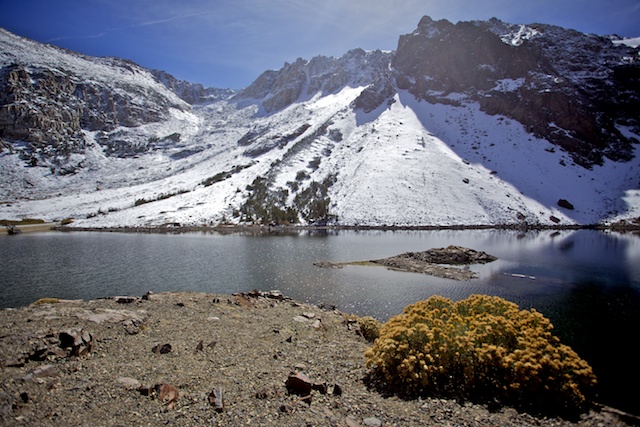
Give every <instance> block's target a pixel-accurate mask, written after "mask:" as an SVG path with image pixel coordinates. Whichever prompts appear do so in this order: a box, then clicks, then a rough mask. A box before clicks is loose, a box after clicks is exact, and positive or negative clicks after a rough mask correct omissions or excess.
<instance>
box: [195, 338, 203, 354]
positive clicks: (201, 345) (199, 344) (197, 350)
mask: <svg viewBox="0 0 640 427" xmlns="http://www.w3.org/2000/svg"><path fill="white" fill-rule="evenodd" d="M203 350H204V341H203V340H200V342H199V343H198V345H196V351H195V352H196V353H197V352H199V351H203Z"/></svg>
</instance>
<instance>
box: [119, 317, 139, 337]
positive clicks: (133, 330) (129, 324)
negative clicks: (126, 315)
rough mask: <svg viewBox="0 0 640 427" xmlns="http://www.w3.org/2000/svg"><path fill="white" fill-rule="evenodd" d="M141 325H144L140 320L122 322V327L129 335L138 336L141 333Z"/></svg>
mask: <svg viewBox="0 0 640 427" xmlns="http://www.w3.org/2000/svg"><path fill="white" fill-rule="evenodd" d="M140 325H142V320H140V319H127V320H125V321H124V322H122V326H124V331H125V332H126V333H127V335H136V334H138V333H139V332H140Z"/></svg>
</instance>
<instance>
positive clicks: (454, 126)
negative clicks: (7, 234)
mask: <svg viewBox="0 0 640 427" xmlns="http://www.w3.org/2000/svg"><path fill="white" fill-rule="evenodd" d="M435 35H438V37H440V38H437V40H436V39H435V38H434V36H435ZM16 37H17V36H13V35H10V36H9V35H7V32H6V31H3V32H2V33H0V44H2V52H4V53H3V54H1V55H0V66H2V73H3V75H4V76H7V75H12V73H14V74H16V73H18V74H20V73H22V74H23V75H22V77H20V76H17V77H16V78H14V80H13V81H14V82H15V81H17V82H20V84H19V85H17V86H16V84H13V86H12V85H11V84H8V83H7V82H9V80H10V79H7V78H5V80H3V81H2V82H3V84H2V86H0V90H2V93H4V94H5V96H4V98H2V96H0V99H2V100H3V101H2V102H0V139H1V140H2V145H1V146H0V147H1V150H0V166H1V167H2V172H1V173H0V180H1V181H0V182H1V183H2V186H1V188H2V191H1V194H0V200H2V201H3V202H2V203H0V217H17V218H20V217H33V216H35V217H45V218H51V219H55V218H58V219H60V218H67V217H72V218H75V220H76V221H75V224H76V225H78V226H97V227H109V226H157V225H161V224H166V223H180V224H182V225H212V224H219V223H232V224H241V223H265V224H275V223H301V224H316V225H318V224H335V225H374V226H381V225H388V226H392V225H395V226H424V225H426V226H428V225H465V224H466V225H536V224H538V225H572V224H594V223H603V222H605V223H606V222H611V221H616V220H620V219H629V220H632V219H634V218H637V217H640V191H639V190H638V176H637V173H635V172H634V169H635V168H636V167H637V166H638V163H639V162H638V158H637V156H635V146H637V144H638V139H640V138H639V136H638V135H639V134H640V124H639V123H638V118H637V117H636V116H635V115H633V111H637V110H635V109H636V108H637V107H638V105H639V104H640V102H639V99H640V96H639V93H638V90H637V89H634V88H635V87H634V86H633V84H634V83H635V82H636V79H637V78H638V75H640V74H639V73H638V70H639V69H640V67H639V65H638V49H637V48H633V47H628V46H626V45H622V44H621V43H613V42H612V40H611V39H610V38H609V39H608V38H605V37H599V36H592V35H584V34H581V33H578V32H574V31H573V30H564V29H561V28H560V27H553V26H547V25H543V24H531V25H515V24H507V23H503V22H502V21H498V20H496V19H493V20H490V21H472V22H463V23H458V24H452V23H450V22H448V21H433V20H432V19H431V18H429V17H424V18H423V19H422V20H421V21H420V23H419V24H418V27H417V28H416V30H415V31H414V32H413V33H411V34H407V35H403V36H400V38H399V41H398V49H397V50H396V51H393V52H382V51H379V50H375V51H364V50H362V49H353V50H351V51H349V52H347V53H346V54H345V55H343V56H342V57H340V58H333V57H324V56H317V57H314V58H312V59H310V60H304V59H298V60H297V61H295V62H294V63H292V64H289V63H285V65H284V66H283V67H282V68H281V69H280V70H269V71H265V72H264V73H263V74H262V75H260V76H259V77H258V78H257V79H256V80H255V81H254V82H253V83H252V84H251V85H249V86H248V87H247V88H245V89H243V90H240V91H231V90H224V89H215V88H204V87H202V86H201V85H198V84H191V83H188V82H181V81H178V80H177V79H175V78H173V77H172V76H170V75H169V74H167V73H164V72H162V71H149V70H144V69H142V68H138V67H137V66H135V64H131V63H129V62H127V61H122V60H114V59H111V60H108V59H101V58H97V59H95V58H90V57H85V56H83V55H76V54H73V53H71V52H68V51H64V50H62V49H59V50H57V49H58V48H55V47H51V46H47V45H39V44H37V43H36V44H33V43H35V42H29V43H27V42H24V41H21V42H15V40H16V39H15V38H16ZM8 40H9V41H8ZM11 40H14V41H13V43H14V44H16V45H18V46H22V47H20V49H23V50H28V53H29V54H28V55H26V57H27V58H31V60H23V61H22V63H21V64H19V65H18V68H16V63H17V62H18V61H16V60H15V58H16V57H20V55H19V54H18V53H19V52H18V53H16V51H20V49H16V48H15V47H12V45H11ZM17 40H18V41H19V40H20V38H17ZM30 43H31V48H30V50H29V49H28V46H27V47H25V46H26V45H29V44H30ZM434 43H435V44H434ZM442 43H444V45H445V46H446V49H443V48H441V47H438V45H439V44H442ZM584 46H587V47H588V48H585V47H584ZM594 46H595V47H594ZM43 49H45V50H46V49H49V50H47V52H51V50H50V49H53V51H54V52H55V55H52V54H49V58H48V59H47V60H48V61H54V63H51V62H49V63H46V61H45V60H43V59H42V56H43V55H42V51H43ZM594 49H595V53H594V51H593V50H594ZM554 52H555V53H554ZM558 52H565V53H567V52H571V53H572V55H573V56H572V57H571V58H568V59H563V60H556V61H551V60H550V59H549V58H550V57H553V55H557V54H558ZM578 53H579V55H578ZM11 55H13V57H12V58H9V59H7V58H8V57H10V56H11ZM22 55H23V56H24V55H25V54H24V52H23V53H22ZM38 55H40V56H38ZM65 55H66V56H65ZM545 55H546V57H545ZM34 58H35V59H34ZM56 58H57V59H56ZM545 58H546V59H545ZM576 58H578V59H579V58H582V60H578V59H576ZM55 61H58V62H55ZM83 61H84V62H83ZM109 61H111V62H112V64H115V65H114V67H115V68H113V69H111V71H108V72H103V71H100V72H99V70H101V67H103V66H104V64H105V62H109ZM551 62H553V63H551ZM64 64H66V65H65V66H63V65H64ZM69 64H71V65H69ZM78 64H84V65H83V66H84V67H85V72H84V73H78V72H77V71H74V70H77V69H78V67H79V65H78ZM87 64H89V65H87ZM96 64H97V65H96ZM20 67H22V68H20ZM65 67H66V68H65ZM69 67H71V68H72V69H71V70H68V69H67V68H69ZM73 67H76V68H73ZM127 67H128V68H127ZM576 67H578V69H575V68H576ZM580 67H581V68H580ZM40 68H41V69H43V70H44V71H45V72H48V73H50V74H54V75H58V74H59V76H60V78H62V80H63V81H64V83H65V84H66V86H65V85H60V84H52V83H51V81H54V83H55V82H57V81H56V80H55V79H53V80H52V79H51V78H38V72H39V69H40ZM80 69H82V68H80ZM56 70H57V72H58V74H56ZM115 70H117V72H116V71H115ZM554 70H555V71H554ZM558 70H559V71H558ZM101 72H103V73H105V74H104V75H106V76H111V78H112V79H113V77H114V76H115V75H127V78H128V79H129V80H128V84H127V85H126V88H125V89H124V90H123V89H122V80H118V81H117V82H115V81H114V82H112V83H110V84H112V86H109V84H106V83H105V84H102V83H100V79H102V81H105V80H108V79H105V78H104V77H99V78H95V80H98V85H97V87H98V88H99V90H96V87H95V86H90V85H88V84H87V86H88V87H92V90H93V92H92V93H100V94H102V99H104V98H105V97H106V98H107V99H111V100H112V102H110V103H107V106H112V107H113V108H111V110H109V109H108V108H107V109H106V111H107V112H110V113H111V114H110V115H109V114H106V115H105V114H104V109H105V104H104V103H103V102H102V103H101V102H93V103H92V102H89V101H90V100H89V101H88V100H87V96H78V94H79V93H80V94H81V93H82V91H79V89H78V87H84V86H83V85H84V84H85V83H87V81H88V80H90V79H89V78H87V76H91V77H95V76H96V75H97V74H100V73H101ZM552 72H553V73H555V74H550V73H552ZM104 75H103V76H104ZM34 76H35V77H36V78H34ZM132 76H133V77H136V78H133V77H132ZM113 80H115V79H113ZM39 82H45V83H46V84H40V86H38V83H39ZM16 87H18V88H19V89H20V90H16V89H15V88H16ZM39 87H45V88H48V89H47V90H49V91H50V92H51V93H49V96H45V95H47V92H46V91H44V89H42V90H40V92H38V90H39V89H38V88H39ZM60 87H62V88H61V89H60ZM7 88H8V89H9V90H8V89H7ZM34 88H35V89H34ZM65 88H67V89H65ZM7 93H9V95H11V96H7V95H6V94H7ZM114 94H115V95H117V96H114ZM56 96H57V97H58V98H60V97H62V98H63V99H58V100H57V101H56V99H57V98H56ZM65 96H66V97H67V98H64V97H65ZM21 97H22V98H21ZM94 98H95V99H98V98H100V97H94ZM7 99H9V101H10V102H7ZM52 99H53V100H54V101H55V102H52V101H51V100H52ZM69 99H71V100H72V101H73V102H69ZM114 99H115V100H116V101H113V100H114ZM117 100H120V101H119V103H118V101H117ZM38 102H40V103H38ZM56 102H57V104H56ZM16 105H22V106H24V105H29V108H30V110H29V111H31V110H35V113H33V114H32V116H28V115H27V118H28V120H26V121H25V122H24V123H22V122H20V120H16V117H18V119H20V118H21V117H22V116H19V115H18V116H16V115H15V114H14V113H15V110H16V107H15V106H16ZM51 105H58V106H59V107H60V108H57V110H56V113H58V112H67V115H68V116H69V117H66V116H64V115H63V116H62V117H59V116H56V115H52V114H51V113H48V110H47V108H49V107H50V106H51ZM69 105H71V106H76V108H75V109H74V108H71V109H69V108H68V107H69ZM78 105H79V106H80V107H77V106H78ZM33 106H35V107H36V108H34V107H33ZM38 108H39V109H40V110H38ZM49 109H50V108H49ZM138 110H147V111H145V114H141V113H140V114H138V113H136V111H138ZM43 111H44V113H43ZM132 111H133V113H131V112H132ZM148 111H150V112H151V114H146V113H148ZM123 112H124V113H125V114H124V115H122V113H123ZM130 113H131V114H130ZM3 114H4V119H3ZM11 114H13V115H11ZM119 114H120V115H121V116H119ZM41 116H43V117H44V118H45V119H47V120H43V119H42V118H41ZM7 117H8V118H7ZM29 117H30V118H29ZM34 117H35V119H34ZM87 117H90V118H92V119H93V120H94V121H93V122H92V121H91V120H89V119H87ZM96 117H97V119H96ZM105 117H106V118H105ZM127 119H129V120H132V122H127ZM29 120H30V122H29ZM69 122H71V124H72V125H71V126H69V125H68V123H69ZM16 123H17V124H16ZM30 123H31V124H32V123H35V124H36V126H35V127H34V126H29V124H30ZM12 126H13V127H12ZM33 129H35V130H36V131H39V132H40V134H44V135H45V136H44V137H42V138H41V139H40V140H38V139H37V138H35V139H34V140H31V139H33V138H31V139H30V135H33V134H35V133H34V131H33ZM69 131H72V135H75V136H74V137H75V138H77V144H76V146H74V147H73V149H70V150H69V149H68V150H66V151H65V150H64V147H63V148H62V149H60V144H58V146H56V143H55V141H57V140H55V139H54V141H53V142H52V141H49V140H47V138H49V139H51V135H54V136H56V135H57V138H58V140H61V141H63V142H64V143H68V141H69V140H71V139H72V138H69V137H67V134H65V133H64V132H67V133H68V132H69ZM20 132H22V133H20ZM25 132H26V133H25ZM29 132H31V133H29ZM56 132H58V134H56ZM25 135H26V136H25ZM63 145H64V144H63ZM47 150H48V151H47ZM30 199H31V200H30ZM561 200H564V201H565V202H567V203H559V202H560V201H561Z"/></svg>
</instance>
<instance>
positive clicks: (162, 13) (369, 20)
mask: <svg viewBox="0 0 640 427" xmlns="http://www.w3.org/2000/svg"><path fill="white" fill-rule="evenodd" d="M424 15H429V16H431V17H432V18H434V19H448V20H449V21H451V22H454V23H455V22H458V21H468V20H475V19H489V18H491V17H497V18H499V19H502V20H503V21H506V22H511V23H518V24H528V23H534V22H541V23H547V24H555V25H561V26H564V27H568V28H573V29H576V30H579V31H582V32H587V33H595V34H619V35H621V36H626V37H638V36H640V0H564V1H560V0H322V1H311V0H269V1H267V0H182V1H173V0H125V1H121V0H0V27H3V28H5V29H7V30H9V31H12V32H14V33H16V34H18V35H21V36H24V37H29V38H32V39H34V40H37V41H40V42H46V43H51V44H55V45H57V46H61V47H65V48H68V49H71V50H74V51H77V52H82V53H85V54H88V55H95V56H117V57H121V58H125V59H130V60H132V61H134V62H136V63H138V64H140V65H142V66H144V67H147V68H156V69H161V70H164V71H167V72H169V73H170V74H173V75H174V76H176V77H177V78H179V79H183V80H188V81H191V82H196V83H202V84H204V85H205V86H216V87H224V88H227V87H230V88H236V89H239V88H243V87H246V86H247V85H249V84H250V83H251V82H252V81H253V80H254V79H255V78H256V77H258V75H260V74H261V73H262V72H263V71H265V70H268V69H279V68H280V67H282V65H283V64H284V62H293V61H295V60H296V58H298V57H301V58H305V59H310V58H312V57H313V56H316V55H320V54H322V55H331V56H341V55H342V54H344V53H345V52H346V51H348V50H349V49H353V48H356V47H361V48H363V49H384V50H392V49H395V48H396V44H397V41H398V36H400V35H401V34H406V33H410V32H411V31H413V30H414V29H415V27H416V26H417V24H418V21H419V20H420V18H421V17H422V16H424Z"/></svg>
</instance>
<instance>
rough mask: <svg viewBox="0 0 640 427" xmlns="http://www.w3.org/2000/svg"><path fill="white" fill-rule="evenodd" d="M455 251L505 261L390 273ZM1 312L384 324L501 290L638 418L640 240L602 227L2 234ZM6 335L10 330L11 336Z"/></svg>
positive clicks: (613, 401) (606, 399)
mask: <svg viewBox="0 0 640 427" xmlns="http://www.w3.org/2000/svg"><path fill="white" fill-rule="evenodd" d="M449 245H457V246H464V247H467V248H472V249H475V250H478V251H484V252H487V253H488V254H491V255H494V256H496V257H498V260H496V261H493V262H490V263H487V264H477V265H471V266H468V267H464V268H469V269H470V270H472V271H473V272H475V273H476V276H477V277H476V278H473V279H471V280H468V281H456V280H451V279H444V278H439V277H433V276H429V275H425V274H419V273H407V272H399V271H391V270H387V269H386V268H384V267H381V266H368V265H346V266H344V267H343V268H339V269H336V268H321V267H318V266H316V265H314V263H316V262H320V261H325V262H335V263H341V262H348V261H365V260H373V259H381V258H386V257H390V256H394V255H398V254H401V253H405V252H420V251H425V250H428V249H432V248H442V247H447V246H449ZM0 254H1V256H0V259H1V261H2V266H1V267H0V272H1V274H0V308H8V307H19V306H24V305H28V304H30V303H32V302H34V301H35V300H37V299H39V298H44V297H55V298H62V299H95V298H100V297H107V296H115V295H135V296H141V295H143V294H145V293H146V292H149V291H150V292H162V291H195V292H208V293H213V294H231V293H235V292H249V291H251V290H254V289H257V290H262V291H268V290H274V289H277V290H279V291H281V292H282V293H283V294H284V295H286V296H289V297H292V298H294V299H296V300H299V301H305V302H309V303H313V304H319V305H320V304H322V305H324V306H325V307H332V306H335V307H336V308H337V309H338V310H340V311H343V312H346V313H353V314H358V315H361V316H364V315H371V316H373V317H376V318H377V319H378V320H380V321H386V320H387V319H389V318H390V317H391V316H393V315H395V314H398V313H400V312H402V310H403V308H404V307H405V306H407V305H408V304H411V303H414V302H416V301H419V300H422V299H426V298H429V297H430V296H432V295H441V296H444V297H447V298H450V299H452V300H454V301H457V300H460V299H464V298H467V297H468V296H470V295H472V294H488V295H496V296H500V297H502V298H505V299H507V300H509V301H512V302H514V303H516V304H518V305H519V306H520V308H521V309H531V308H535V309H536V310H537V311H539V312H541V313H542V314H543V315H544V316H546V317H547V318H549V319H550V320H551V322H552V323H553V325H554V327H555V333H556V335H558V336H559V337H560V339H561V341H562V342H563V343H565V344H567V345H570V346H571V347H572V348H574V349H575V350H576V351H577V352H578V354H579V355H580V356H581V357H582V358H583V359H585V360H587V361H588V362H589V364H591V366H592V367H593V368H594V371H595V373H596V376H597V377H598V383H599V400H600V402H602V403H604V404H608V405H610V406H614V407H616V408H619V409H622V410H625V411H627V412H632V413H635V414H638V413H639V412H640V409H639V408H640V402H639V401H638V394H637V392H634V391H632V390H635V389H636V386H637V384H638V383H639V382H640V364H639V363H638V360H639V359H638V358H639V355H638V353H637V346H636V341H637V339H638V337H639V333H640V332H639V331H640V236H638V235H637V234H631V233H616V232H604V231H596V230H543V231H516V230H496V229H487V230H437V231H423V230H421V231H412V230H385V231H383V230H364V231H357V230H299V231H291V230H287V231H286V232H275V231H272V232H262V233H253V232H229V233H220V232H211V231H207V232H187V233H162V234H158V233H106V232H47V233H25V234H20V235H17V236H5V235H0ZM3 333H4V332H3Z"/></svg>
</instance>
